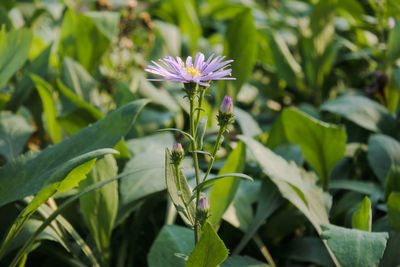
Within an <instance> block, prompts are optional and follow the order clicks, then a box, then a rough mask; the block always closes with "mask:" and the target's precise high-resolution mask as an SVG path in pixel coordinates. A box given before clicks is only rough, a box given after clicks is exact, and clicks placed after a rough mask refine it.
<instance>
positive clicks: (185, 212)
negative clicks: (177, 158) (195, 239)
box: [165, 148, 196, 224]
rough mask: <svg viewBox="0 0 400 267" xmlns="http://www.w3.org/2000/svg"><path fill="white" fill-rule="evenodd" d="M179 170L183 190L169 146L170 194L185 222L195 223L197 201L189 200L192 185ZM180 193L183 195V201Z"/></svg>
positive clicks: (168, 171) (168, 177)
mask: <svg viewBox="0 0 400 267" xmlns="http://www.w3.org/2000/svg"><path fill="white" fill-rule="evenodd" d="M179 172H180V181H181V186H182V187H181V188H182V190H181V191H180V190H179V189H178V177H177V174H176V171H175V168H174V165H173V164H172V162H171V153H170V152H169V150H168V148H167V149H166V151H165V181H166V184H167V190H168V193H169V196H170V197H171V200H172V202H173V203H174V205H175V208H176V210H177V211H178V213H179V215H180V216H181V218H182V219H183V220H184V221H185V223H187V224H193V222H194V216H195V212H196V204H195V201H191V202H189V201H190V200H191V197H192V190H191V189H190V186H189V184H188V183H187V180H186V177H185V176H184V175H183V173H182V171H179ZM180 195H181V196H182V198H183V201H182V199H181V197H180Z"/></svg>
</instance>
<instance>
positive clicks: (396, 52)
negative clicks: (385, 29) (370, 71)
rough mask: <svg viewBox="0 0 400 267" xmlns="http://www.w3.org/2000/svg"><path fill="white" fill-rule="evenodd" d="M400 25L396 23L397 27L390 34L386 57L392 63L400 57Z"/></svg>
mask: <svg viewBox="0 0 400 267" xmlns="http://www.w3.org/2000/svg"><path fill="white" fill-rule="evenodd" d="M399 38H400V24H399V21H396V23H395V26H394V28H393V29H391V30H390V32H389V38H388V43H387V50H386V57H387V59H388V60H390V61H394V60H395V59H397V58H399V57H400V45H399V42H398V40H399Z"/></svg>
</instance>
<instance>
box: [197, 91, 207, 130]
mask: <svg viewBox="0 0 400 267" xmlns="http://www.w3.org/2000/svg"><path fill="white" fill-rule="evenodd" d="M205 93H206V89H201V90H200V98H199V106H198V110H197V116H196V123H195V126H196V128H195V129H197V127H199V122H200V113H201V109H200V108H201V106H202V105H203V101H204V95H205Z"/></svg>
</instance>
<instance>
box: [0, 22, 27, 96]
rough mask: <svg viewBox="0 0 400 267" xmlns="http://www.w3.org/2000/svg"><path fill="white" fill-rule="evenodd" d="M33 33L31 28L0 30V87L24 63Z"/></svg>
mask: <svg viewBox="0 0 400 267" xmlns="http://www.w3.org/2000/svg"><path fill="white" fill-rule="evenodd" d="M32 38H33V34H32V31H31V30H28V29H19V30H15V31H11V32H9V33H6V32H5V29H3V30H1V31H0V88H2V87H4V85H6V84H7V82H8V80H9V79H10V78H11V77H12V76H13V75H14V74H15V73H16V72H17V71H18V70H19V69H20V68H21V67H22V66H23V65H24V64H25V61H26V60H27V59H28V56H29V49H30V46H31V43H32Z"/></svg>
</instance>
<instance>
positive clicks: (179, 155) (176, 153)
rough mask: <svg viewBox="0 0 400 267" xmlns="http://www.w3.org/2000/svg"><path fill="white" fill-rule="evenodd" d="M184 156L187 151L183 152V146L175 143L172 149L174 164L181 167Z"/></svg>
mask: <svg viewBox="0 0 400 267" xmlns="http://www.w3.org/2000/svg"><path fill="white" fill-rule="evenodd" d="M184 155H185V151H184V150H183V147H182V144H181V143H175V144H174V145H173V147H172V154H171V160H172V164H174V165H178V166H179V165H180V164H181V162H182V160H183V157H184Z"/></svg>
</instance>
